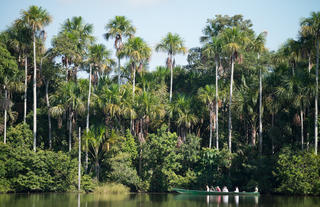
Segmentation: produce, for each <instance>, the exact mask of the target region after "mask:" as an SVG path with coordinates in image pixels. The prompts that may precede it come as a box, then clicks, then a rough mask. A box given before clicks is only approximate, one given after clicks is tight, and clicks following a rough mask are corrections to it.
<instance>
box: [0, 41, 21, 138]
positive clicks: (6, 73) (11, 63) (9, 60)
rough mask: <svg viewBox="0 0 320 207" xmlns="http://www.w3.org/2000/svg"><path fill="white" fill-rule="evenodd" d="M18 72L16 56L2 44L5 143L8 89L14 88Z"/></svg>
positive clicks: (0, 73) (0, 66)
mask: <svg viewBox="0 0 320 207" xmlns="http://www.w3.org/2000/svg"><path fill="white" fill-rule="evenodd" d="M18 73H19V71H18V66H17V63H16V61H15V59H14V57H12V56H11V54H10V52H9V51H8V50H7V49H6V48H5V46H4V45H2V44H0V86H1V88H3V90H4V103H2V105H3V110H4V127H3V128H4V134H3V142H4V143H5V144H6V141H7V140H6V139H7V112H8V109H9V108H10V106H11V102H10V101H9V99H8V90H10V89H12V88H13V86H14V85H15V82H17V77H18Z"/></svg>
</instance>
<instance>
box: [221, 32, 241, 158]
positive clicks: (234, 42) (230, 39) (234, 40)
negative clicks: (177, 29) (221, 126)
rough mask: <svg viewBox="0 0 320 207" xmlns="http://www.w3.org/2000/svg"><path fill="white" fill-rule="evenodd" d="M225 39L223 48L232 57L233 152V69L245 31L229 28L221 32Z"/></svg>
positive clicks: (230, 101)
mask: <svg viewBox="0 0 320 207" xmlns="http://www.w3.org/2000/svg"><path fill="white" fill-rule="evenodd" d="M221 38H222V41H223V49H224V50H225V51H226V52H227V53H228V54H229V56H230V59H231V77H230V96H229V119H228V130H229V135H228V147H229V151H230V152H231V137H232V120H231V106H232V87H233V71H234V64H235V60H236V59H237V58H238V56H239V53H240V51H241V49H242V47H243V46H244V43H245V33H244V32H243V31H241V30H240V29H239V28H237V27H233V28H227V29H225V30H224V31H223V32H222V33H221Z"/></svg>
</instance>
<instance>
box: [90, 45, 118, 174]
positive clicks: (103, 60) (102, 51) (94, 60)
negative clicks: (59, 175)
mask: <svg viewBox="0 0 320 207" xmlns="http://www.w3.org/2000/svg"><path fill="white" fill-rule="evenodd" d="M109 56H110V51H109V50H107V49H106V47H105V46H104V45H102V44H96V45H92V46H91V47H90V48H89V60H88V63H89V90H88V102H87V122H86V132H87V133H88V132H89V126H90V123H89V116H90V100H91V83H92V67H94V68H95V69H96V70H97V72H99V73H100V74H104V73H106V72H109V71H110V70H111V68H110V67H109V65H110V63H112V62H113V61H112V59H110V58H109ZM97 72H96V73H97ZM96 79H98V77H96ZM85 151H86V155H85V170H86V171H87V168H88V143H87V141H86V150H85Z"/></svg>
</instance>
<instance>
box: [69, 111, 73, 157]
mask: <svg viewBox="0 0 320 207" xmlns="http://www.w3.org/2000/svg"><path fill="white" fill-rule="evenodd" d="M72 118H73V112H71V111H70V115H69V152H71V137H72Z"/></svg>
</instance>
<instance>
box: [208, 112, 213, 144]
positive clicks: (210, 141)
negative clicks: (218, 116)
mask: <svg viewBox="0 0 320 207" xmlns="http://www.w3.org/2000/svg"><path fill="white" fill-rule="evenodd" d="M212 117H213V112H212V110H211V109H210V138H209V148H210V149H211V143H212Z"/></svg>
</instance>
